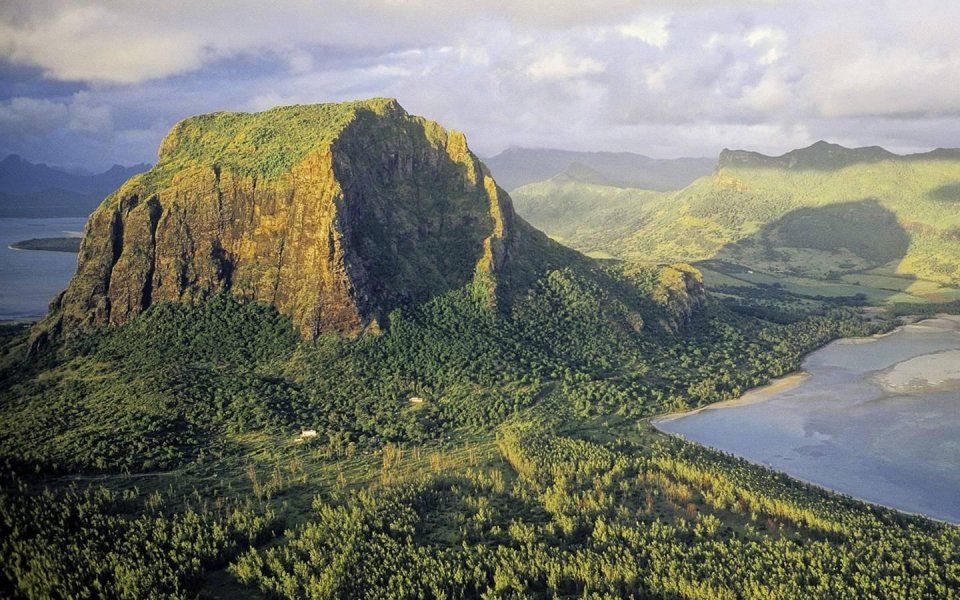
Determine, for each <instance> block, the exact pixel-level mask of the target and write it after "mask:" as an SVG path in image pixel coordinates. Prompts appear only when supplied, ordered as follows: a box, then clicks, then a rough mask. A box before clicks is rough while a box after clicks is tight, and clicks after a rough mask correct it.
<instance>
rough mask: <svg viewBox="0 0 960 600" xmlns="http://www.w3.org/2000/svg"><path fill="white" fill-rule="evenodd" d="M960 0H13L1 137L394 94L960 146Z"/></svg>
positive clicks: (484, 146)
mask: <svg viewBox="0 0 960 600" xmlns="http://www.w3.org/2000/svg"><path fill="white" fill-rule="evenodd" d="M958 40H960V2H956V1H955V0H911V1H910V2H902V1H885V0H831V1H828V0H808V1H803V0H801V1H790V2H776V1H774V0H756V1H750V0H742V1H734V0H730V1H720V0H713V1H711V0H701V1H696V0H687V1H682V0H673V1H659V2H658V1H644V0H593V1H592V2H582V1H580V0H550V1H542V0H538V1H535V0H526V1H523V0H513V1H511V0H319V1H317V0H314V1H309V2H308V1H305V0H272V1H269V2H268V1H264V0H255V1H249V0H233V1H229V2H227V1H223V0H207V1H205V2H194V1H192V0H191V1H185V0H164V1H157V0H151V1H150V2H140V1H138V0H94V1H86V0H3V2H2V3H0V155H5V154H7V153H18V154H21V155H22V156H24V157H25V158H27V159H29V160H33V161H42V162H47V163H49V164H56V165H63V166H68V167H72V168H83V169H88V170H102V169H105V168H107V167H109V166H110V165H112V164H114V163H119V164H133V163H137V162H153V161H154V160H155V158H156V150H157V147H158V146H159V143H160V140H161V139H162V138H163V136H164V134H165V133H166V132H167V130H168V129H169V128H170V127H171V126H172V125H173V124H174V123H176V122H177V121H179V120H180V119H183V118H185V117H188V116H190V115H193V114H198V113H204V112H214V111H220V110H231V111H257V110H263V109H266V108H269V107H272V106H276V105H282V104H297V103H315V102H331V101H339V100H349V99H355V98H365V97H373V96H389V97H395V98H397V99H398V100H399V101H400V103H401V104H402V105H403V106H404V107H405V108H406V109H407V110H408V111H409V112H411V113H414V114H419V115H423V116H426V117H428V118H431V119H433V120H436V121H439V122H440V123H441V124H443V125H445V126H447V127H450V128H454V129H458V130H461V131H464V132H466V134H467V137H468V140H469V142H470V146H471V148H472V149H473V150H474V151H475V152H477V153H478V154H480V155H481V156H489V155H493V154H495V153H497V152H500V151H502V150H503V149H505V148H507V147H510V146H524V147H548V148H564V149H571V150H613V151H632V152H640V153H643V154H647V155H650V156H655V157H677V156H715V155H717V153H719V151H720V150H721V149H722V148H725V147H729V148H745V149H751V150H757V151H761V152H765V153H773V154H780V153H783V152H786V151H788V150H790V149H793V148H797V147H802V146H806V145H808V144H810V143H812V142H814V141H817V140H819V139H827V140H829V141H832V142H835V143H840V144H844V145H848V146H861V145H874V144H877V145H882V146H884V147H887V148H888V149H891V150H893V151H899V152H912V151H923V150H928V149H931V148H935V147H957V146H960V42H958Z"/></svg>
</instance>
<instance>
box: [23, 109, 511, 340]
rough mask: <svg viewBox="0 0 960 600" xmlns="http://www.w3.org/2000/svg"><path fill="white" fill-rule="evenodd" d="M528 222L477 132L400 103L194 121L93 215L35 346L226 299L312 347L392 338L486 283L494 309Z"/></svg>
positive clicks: (227, 115) (173, 135) (181, 127)
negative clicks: (325, 337)
mask: <svg viewBox="0 0 960 600" xmlns="http://www.w3.org/2000/svg"><path fill="white" fill-rule="evenodd" d="M515 221H519V219H518V218H516V217H515V215H514V212H513V207H512V205H511V201H510V198H509V196H508V195H507V194H506V193H504V192H503V191H502V190H501V189H500V188H498V187H497V184H496V183H495V182H494V181H493V179H492V178H491V177H490V175H489V173H488V172H487V170H486V169H485V168H484V167H483V165H482V164H481V163H480V161H479V160H478V159H477V157H476V156H474V154H473V153H472V152H471V151H470V150H469V148H468V147H467V142H466V139H465V137H464V136H463V134H461V133H459V132H455V131H447V130H445V129H443V128H442V127H440V126H439V125H437V124H436V123H433V122H431V121H428V120H425V119H422V118H419V117H415V116H411V115H409V114H407V113H406V112H405V111H404V110H403V108H401V107H400V105H399V104H398V103H397V102H396V101H395V100H389V99H373V100H367V101H359V102H350V103H341V104H321V105H311V106H291V107H281V108H276V109H272V110H269V111H266V112H262V113H255V114H246V113H215V114H211V115H201V116H198V117H193V118H189V119H187V120H185V121H182V122H181V123H179V124H177V125H176V126H175V127H174V128H173V129H172V130H171V131H170V133H169V134H168V135H167V137H166V138H165V139H164V140H163V143H162V145H161V147H160V152H159V157H158V161H157V164H156V165H155V166H154V167H153V168H152V169H151V170H150V171H149V172H147V173H144V174H141V175H137V176H135V177H133V178H131V179H130V180H128V181H127V182H126V183H124V184H123V185H122V186H121V187H120V188H119V189H118V190H117V191H116V192H114V193H113V194H111V195H110V196H109V197H107V198H106V200H104V202H103V203H102V204H101V205H100V207H99V208H98V209H97V210H96V211H95V212H94V213H93V215H92V216H91V217H90V220H89V222H88V223H87V227H86V232H85V235H84V239H83V243H82V245H81V248H80V253H79V257H78V265H77V272H76V274H75V276H74V278H73V280H72V281H71V282H70V285H69V287H68V288H67V289H66V291H64V292H63V293H62V294H61V295H60V297H59V298H58V299H57V300H55V301H54V303H53V304H52V305H51V313H50V315H49V316H48V317H47V318H46V319H45V320H44V321H42V322H41V323H40V324H39V325H38V327H37V329H36V330H35V332H34V342H33V347H34V348H37V347H41V346H43V345H44V344H45V343H47V342H48V341H50V340H51V339H53V338H57V337H69V336H71V335H73V334H75V333H76V332H78V331H82V330H84V329H87V328H90V327H96V326H102V325H108V324H121V323H124V322H127V321H129V320H130V319H132V318H133V317H135V316H136V315H137V314H139V313H141V312H143V311H144V310H146V309H147V308H148V307H149V306H151V305H152V304H154V303H157V302H164V301H188V302H189V301H199V300H202V299H203V298H205V297H207V296H209V295H211V294H215V293H220V292H229V293H232V294H235V295H237V296H239V297H242V298H245V299H250V300H256V301H262V302H266V303H270V304H273V305H274V306H276V307H277V309H278V310H279V311H280V312H281V313H283V314H285V315H288V316H289V317H290V318H291V320H292V321H293V323H294V325H295V326H296V327H297V328H298V329H299V331H300V332H301V333H302V335H303V336H304V337H305V338H314V337H316V336H318V335H320V334H322V333H324V332H336V333H340V334H346V335H356V334H359V333H362V332H366V331H376V330H377V329H378V328H379V327H380V326H381V325H382V324H383V323H384V319H385V318H386V317H387V315H388V313H389V312H390V311H391V310H393V309H394V308H397V307H399V306H403V305H406V304H408V303H412V302H418V301H422V300H425V299H427V298H429V297H430V296H432V295H434V294H438V293H442V292H443V291H446V290H449V289H452V288H456V287H461V286H463V285H466V284H469V283H471V282H476V288H477V289H478V293H481V294H487V295H489V298H490V301H491V302H494V301H495V299H496V285H497V277H496V274H497V273H498V272H499V271H500V270H501V269H503V268H504V265H505V264H506V263H507V262H508V261H510V260H511V255H512V254H513V253H514V248H515V247H516V244H517V240H516V237H517V228H518V225H517V223H515ZM521 227H522V230H523V231H527V230H528V229H529V227H528V226H526V224H525V223H523V224H522V226H521Z"/></svg>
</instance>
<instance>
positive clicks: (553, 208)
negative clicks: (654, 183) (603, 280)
mask: <svg viewBox="0 0 960 600" xmlns="http://www.w3.org/2000/svg"><path fill="white" fill-rule="evenodd" d="M512 196H513V199H514V206H515V207H516V210H517V212H518V213H519V214H520V215H523V218H524V219H526V220H528V221H529V222H530V223H534V224H535V226H536V227H537V228H539V229H541V230H543V231H545V232H547V233H548V234H549V235H550V236H551V237H553V238H554V239H556V240H558V241H560V242H561V243H563V244H566V245H568V246H571V247H573V248H578V249H580V250H582V251H584V252H588V253H593V254H595V255H600V256H603V255H605V256H610V254H609V253H607V252H606V251H600V252H597V250H596V249H595V248H593V247H591V246H590V244H591V242H592V240H593V238H594V237H595V236H596V234H597V232H599V231H602V232H605V235H607V236H609V237H610V238H618V237H626V236H629V235H632V234H633V233H634V232H635V231H636V229H637V227H638V222H639V220H640V219H642V216H643V215H644V214H645V207H646V205H647V203H648V202H651V201H656V199H657V198H659V194H658V193H657V192H653V191H649V190H640V189H635V188H620V187H614V186H610V185H604V184H602V183H599V182H597V181H596V180H595V179H593V178H586V177H583V174H582V173H580V172H573V173H571V172H570V170H568V171H565V172H563V173H560V174H559V175H556V176H554V177H552V178H550V179H548V180H546V181H542V182H538V183H528V184H526V185H523V186H521V187H519V188H517V189H516V190H514V192H513V194H512Z"/></svg>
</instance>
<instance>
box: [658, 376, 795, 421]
mask: <svg viewBox="0 0 960 600" xmlns="http://www.w3.org/2000/svg"><path fill="white" fill-rule="evenodd" d="M809 377H810V374H809V373H806V372H804V371H800V372H797V373H791V374H789V375H784V376H783V377H779V378H777V379H774V380H773V381H771V382H770V383H768V384H767V385H763V386H760V387H756V388H752V389H750V390H747V391H746V393H744V394H743V395H741V396H739V397H737V398H733V399H731V400H724V401H723V402H714V403H713V404H707V405H706V406H701V407H699V408H694V409H693V410H682V411H676V412H671V413H667V414H664V415H658V416H656V417H652V418H651V419H650V423H651V424H652V425H654V426H656V425H657V423H666V422H667V421H673V420H674V419H679V418H682V417H688V416H690V415H695V414H697V413H699V412H702V411H705V410H714V409H720V408H731V407H733V406H745V405H747V404H756V403H757V402H764V401H766V400H769V399H771V398H772V397H774V396H776V395H777V394H780V393H782V392H785V391H787V390H791V389H793V388H795V387H797V386H798V385H800V384H801V383H803V382H804V381H806V380H807V378H809Z"/></svg>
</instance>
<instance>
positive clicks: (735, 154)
mask: <svg viewBox="0 0 960 600" xmlns="http://www.w3.org/2000/svg"><path fill="white" fill-rule="evenodd" d="M938 159H939V160H957V159H960V148H937V149H936V150H931V151H929V152H921V153H918V154H895V153H893V152H890V151H889V150H887V149H886V148H882V147H880V146H863V147H860V148H847V147H845V146H841V145H839V144H832V143H830V142H826V141H824V140H820V141H818V142H815V143H814V144H812V145H810V146H807V147H806V148H798V149H796V150H791V151H790V152H787V153H786V154H781V155H780V156H768V155H766V154H761V153H759V152H751V151H749V150H729V149H727V148H724V149H723V151H722V152H720V160H719V162H718V164H717V168H718V169H724V168H728V167H747V168H749V167H760V168H773V169H795V170H802V169H814V170H816V169H819V170H826V169H840V168H843V167H846V166H848V165H852V164H855V163H871V162H880V161H884V160H938Z"/></svg>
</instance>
